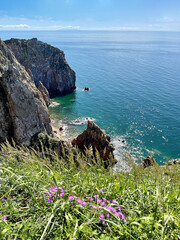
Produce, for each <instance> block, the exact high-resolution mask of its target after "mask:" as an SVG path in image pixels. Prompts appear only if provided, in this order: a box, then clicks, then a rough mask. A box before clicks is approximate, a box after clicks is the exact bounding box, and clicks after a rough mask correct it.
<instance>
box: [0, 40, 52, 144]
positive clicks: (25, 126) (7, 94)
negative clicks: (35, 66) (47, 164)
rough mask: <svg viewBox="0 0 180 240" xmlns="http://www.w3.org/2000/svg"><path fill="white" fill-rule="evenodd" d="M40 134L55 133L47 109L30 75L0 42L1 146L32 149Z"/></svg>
mask: <svg viewBox="0 0 180 240" xmlns="http://www.w3.org/2000/svg"><path fill="white" fill-rule="evenodd" d="M39 132H46V133H47V134H51V133H52V128H51V125H50V117H49V113H48V109H47V106H46V104H45V101H44V99H43V97H42V96H41V94H40V92H39V90H38V89H37V88H36V86H35V84H34V82H33V81H32V79H31V77H30V75H29V73H27V72H26V70H25V68H24V67H23V66H22V65H21V64H20V63H19V62H18V61H17V59H16V58H15V56H14V54H13V53H12V51H11V50H10V49H9V48H8V47H7V46H6V45H5V43H4V42H2V41H1V40H0V143H2V142H4V141H5V140H6V139H7V140H9V141H11V139H12V138H13V139H14V141H15V142H16V143H17V144H20V145H21V144H22V145H25V146H29V145H30V142H31V138H32V136H33V135H34V134H36V133H39Z"/></svg>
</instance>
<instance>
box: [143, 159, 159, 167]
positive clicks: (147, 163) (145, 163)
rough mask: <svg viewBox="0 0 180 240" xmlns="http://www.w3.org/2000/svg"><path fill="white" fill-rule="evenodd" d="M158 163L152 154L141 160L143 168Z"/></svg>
mask: <svg viewBox="0 0 180 240" xmlns="http://www.w3.org/2000/svg"><path fill="white" fill-rule="evenodd" d="M156 165H158V164H157V162H156V160H155V159H154V158H153V156H150V157H149V156H147V157H146V158H145V159H144V160H143V168H147V167H150V166H156Z"/></svg>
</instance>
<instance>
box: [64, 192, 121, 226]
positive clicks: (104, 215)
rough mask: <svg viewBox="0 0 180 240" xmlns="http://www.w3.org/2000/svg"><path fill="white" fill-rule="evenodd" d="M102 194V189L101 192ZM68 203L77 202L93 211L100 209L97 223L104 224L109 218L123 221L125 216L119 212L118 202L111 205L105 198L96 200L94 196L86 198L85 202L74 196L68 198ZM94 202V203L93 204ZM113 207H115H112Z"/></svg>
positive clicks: (96, 196) (115, 201)
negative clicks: (113, 217)
mask: <svg viewBox="0 0 180 240" xmlns="http://www.w3.org/2000/svg"><path fill="white" fill-rule="evenodd" d="M100 192H102V189H101V191H100ZM69 200H70V201H73V202H77V204H79V206H85V205H87V206H90V207H92V208H93V209H97V210H98V209H100V212H101V213H100V215H99V222H101V223H102V224H105V222H106V220H107V219H108V218H110V216H116V217H119V218H120V219H121V220H125V215H124V214H123V213H122V212H121V209H122V208H121V206H118V201H117V200H115V199H114V200H113V201H112V203H111V202H110V201H109V200H107V199H106V198H104V197H102V198H98V195H94V196H93V197H87V200H85V199H80V198H77V197H76V196H70V197H69ZM93 201H94V203H93ZM114 205H115V206H114Z"/></svg>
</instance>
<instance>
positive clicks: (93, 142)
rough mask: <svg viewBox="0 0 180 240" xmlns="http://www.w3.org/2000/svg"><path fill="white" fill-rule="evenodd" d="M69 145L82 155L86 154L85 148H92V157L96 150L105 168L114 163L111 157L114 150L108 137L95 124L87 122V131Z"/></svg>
mask: <svg viewBox="0 0 180 240" xmlns="http://www.w3.org/2000/svg"><path fill="white" fill-rule="evenodd" d="M71 143H72V145H75V146H77V147H78V148H79V149H80V150H81V151H82V152H84V153H85V152H86V148H87V149H91V148H92V151H93V154H94V156H95V155H96V150H97V151H98V152H99V155H100V158H101V159H102V160H103V161H104V165H105V167H107V166H109V165H110V164H114V163H116V160H115V159H114V155H113V151H114V148H113V146H112V145H111V144H110V136H108V135H107V134H106V133H105V131H103V130H102V129H100V128H99V127H98V126H97V125H96V124H95V123H92V122H90V121H88V126H87V129H86V130H85V131H84V132H83V133H82V134H80V135H79V136H78V137H77V138H75V139H73V140H72V142H71Z"/></svg>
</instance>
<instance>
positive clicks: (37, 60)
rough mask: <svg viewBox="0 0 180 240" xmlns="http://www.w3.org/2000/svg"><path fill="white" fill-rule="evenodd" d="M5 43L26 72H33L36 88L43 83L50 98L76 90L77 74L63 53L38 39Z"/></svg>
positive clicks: (11, 40)
mask: <svg viewBox="0 0 180 240" xmlns="http://www.w3.org/2000/svg"><path fill="white" fill-rule="evenodd" d="M5 43H6V44H7V45H8V47H9V48H10V49H11V50H12V51H13V53H14V54H15V57H16V58H17V60H18V61H19V62H20V63H21V64H22V65H23V66H24V67H25V68H26V70H28V69H29V70H30V71H31V73H32V76H33V78H34V81H35V84H36V86H37V87H38V86H39V82H40V81H41V82H42V84H43V85H44V86H45V87H46V88H47V90H48V91H49V94H50V97H56V96H61V95H65V94H67V93H71V92H73V91H74V89H75V88H76V87H75V80H76V77H75V72H74V71H73V70H72V69H71V68H70V66H69V65H68V64H67V62H66V59H65V55H64V52H63V51H61V50H59V49H58V48H55V47H53V46H51V45H49V44H47V43H43V42H41V41H38V40H37V38H32V39H30V40H25V39H14V38H12V39H10V40H7V41H5ZM29 70H28V71H29Z"/></svg>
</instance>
